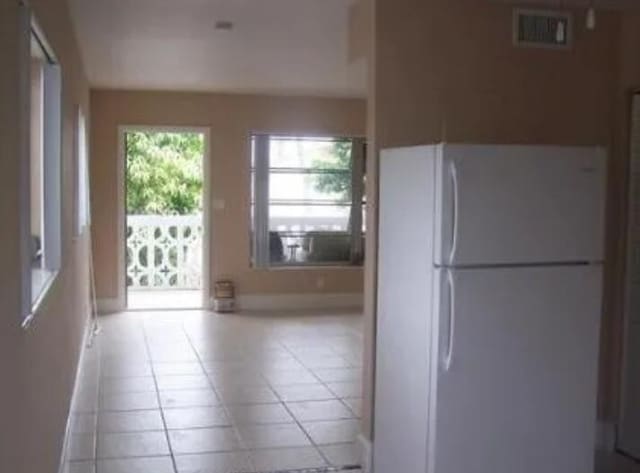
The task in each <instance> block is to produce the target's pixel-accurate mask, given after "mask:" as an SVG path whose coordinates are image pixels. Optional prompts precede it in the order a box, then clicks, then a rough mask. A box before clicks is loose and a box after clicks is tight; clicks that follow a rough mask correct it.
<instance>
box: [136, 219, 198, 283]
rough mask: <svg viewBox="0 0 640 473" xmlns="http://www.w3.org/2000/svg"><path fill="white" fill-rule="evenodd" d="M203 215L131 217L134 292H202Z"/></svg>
mask: <svg viewBox="0 0 640 473" xmlns="http://www.w3.org/2000/svg"><path fill="white" fill-rule="evenodd" d="M201 283H202V216H201V215H128V216H127V285H128V286H129V287H131V288H133V289H149V290H153V289H165V290H166V289H199V288H200V287H201Z"/></svg>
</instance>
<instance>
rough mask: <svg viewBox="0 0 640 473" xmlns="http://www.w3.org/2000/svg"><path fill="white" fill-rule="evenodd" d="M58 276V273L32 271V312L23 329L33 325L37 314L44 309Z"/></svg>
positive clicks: (39, 270)
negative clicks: (43, 306)
mask: <svg viewBox="0 0 640 473" xmlns="http://www.w3.org/2000/svg"><path fill="white" fill-rule="evenodd" d="M57 276H58V271H49V270H46V269H32V270H31V312H30V313H29V315H27V317H25V319H24V321H23V322H22V327H23V328H25V329H27V328H29V326H30V325H31V324H32V323H33V320H34V319H35V316H36V313H37V312H38V311H39V310H40V308H41V307H42V303H43V302H44V300H45V299H46V298H47V295H48V294H49V292H50V290H51V287H52V286H53V283H54V281H55V280H56V277H57Z"/></svg>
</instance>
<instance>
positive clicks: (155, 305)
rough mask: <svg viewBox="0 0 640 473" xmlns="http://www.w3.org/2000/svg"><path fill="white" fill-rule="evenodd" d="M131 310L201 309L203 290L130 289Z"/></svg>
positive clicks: (128, 303) (129, 303)
mask: <svg viewBox="0 0 640 473" xmlns="http://www.w3.org/2000/svg"><path fill="white" fill-rule="evenodd" d="M127 307H128V308H129V310H140V309H201V308H202V291H197V290H195V291H193V290H173V291H140V290H129V293H128V294H127Z"/></svg>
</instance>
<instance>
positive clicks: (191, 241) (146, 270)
mask: <svg viewBox="0 0 640 473" xmlns="http://www.w3.org/2000/svg"><path fill="white" fill-rule="evenodd" d="M122 145H123V151H124V189H125V199H124V210H125V212H124V214H125V219H124V220H125V222H124V237H125V238H124V240H125V242H124V243H125V244H124V253H125V258H124V259H125V261H124V263H125V265H124V266H125V271H124V281H123V282H124V286H125V292H126V307H127V309H129V310H158V309H199V308H203V307H204V306H205V301H206V300H208V291H207V290H206V288H208V273H209V271H208V266H209V264H208V238H205V237H206V235H209V232H208V231H207V230H208V229H207V226H208V225H207V223H208V218H207V215H208V212H207V209H206V202H207V198H206V194H207V192H206V190H207V182H208V178H207V172H206V167H207V165H206V163H207V161H208V160H207V158H206V156H207V154H208V135H207V133H206V132H205V131H203V130H198V129H182V128H180V129H176V128H171V129H159V128H127V129H125V130H123V133H122Z"/></svg>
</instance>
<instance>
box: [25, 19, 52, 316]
mask: <svg viewBox="0 0 640 473" xmlns="http://www.w3.org/2000/svg"><path fill="white" fill-rule="evenodd" d="M25 23H26V24H29V25H30V27H29V32H28V35H29V44H30V47H29V49H30V54H29V62H28V67H25V69H27V77H28V89H27V91H28V92H27V94H26V95H27V96H28V97H26V98H25V99H26V100H28V103H29V106H28V107H27V109H28V110H29V113H28V124H26V123H25V125H26V126H27V129H28V149H29V153H28V159H27V161H28V166H26V167H25V169H28V173H27V174H28V179H27V180H25V181H24V182H25V183H27V181H28V192H25V193H24V194H23V195H24V198H25V200H26V201H27V202H26V205H24V207H23V208H24V209H25V213H26V214H27V215H28V218H25V225H26V226H28V229H26V231H25V234H26V235H28V242H27V245H26V246H27V248H28V252H27V254H28V261H27V262H26V263H25V265H26V266H28V268H27V269H26V270H25V278H26V279H28V280H30V281H29V282H30V283H29V282H27V281H25V287H26V288H27V289H26V290H25V293H24V294H25V299H27V300H26V301H25V304H24V306H25V308H24V311H25V313H26V314H25V316H29V315H31V314H32V312H33V311H34V308H35V307H36V306H37V305H38V304H39V303H40V301H41V300H42V298H43V297H44V295H45V294H46V292H47V289H48V288H49V287H50V285H51V283H52V282H53V280H54V278H55V275H56V273H57V271H58V270H59V269H60V259H61V248H60V221H61V205H60V202H61V200H60V186H61V183H60V140H61V109H60V101H61V77H60V68H59V66H58V64H57V62H56V59H55V55H54V54H53V51H52V50H51V48H50V47H49V45H48V43H47V41H46V38H45V37H44V34H43V33H42V31H41V30H40V29H39V28H38V26H37V24H35V22H34V21H33V20H32V19H30V20H29V22H28V23H27V22H25ZM26 34H27V33H25V36H26ZM27 294H28V297H27Z"/></svg>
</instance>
